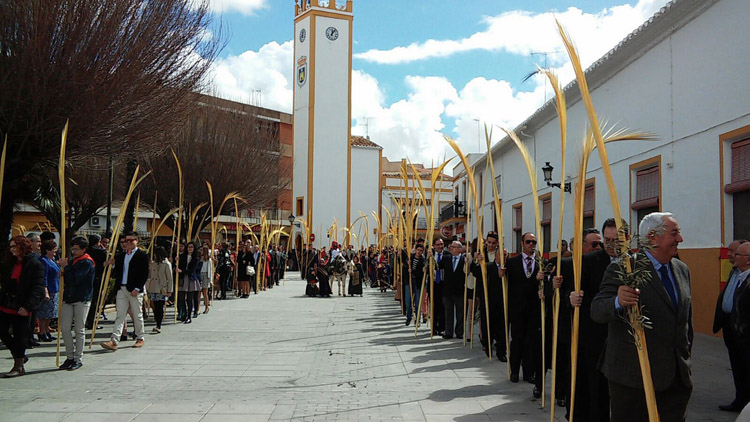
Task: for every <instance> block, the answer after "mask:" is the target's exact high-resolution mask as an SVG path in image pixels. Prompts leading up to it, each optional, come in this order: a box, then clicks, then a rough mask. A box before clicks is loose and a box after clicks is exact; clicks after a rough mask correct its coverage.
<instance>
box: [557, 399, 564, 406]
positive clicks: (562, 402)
mask: <svg viewBox="0 0 750 422" xmlns="http://www.w3.org/2000/svg"><path fill="white" fill-rule="evenodd" d="M557 405H558V406H559V407H565V399H557Z"/></svg>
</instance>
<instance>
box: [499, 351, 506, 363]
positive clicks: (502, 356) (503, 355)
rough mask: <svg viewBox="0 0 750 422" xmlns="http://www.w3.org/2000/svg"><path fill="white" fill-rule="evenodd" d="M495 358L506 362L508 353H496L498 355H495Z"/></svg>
mask: <svg viewBox="0 0 750 422" xmlns="http://www.w3.org/2000/svg"><path fill="white" fill-rule="evenodd" d="M497 359H498V360H499V361H500V362H507V361H508V355H507V354H505V353H503V354H501V355H498V356H497Z"/></svg>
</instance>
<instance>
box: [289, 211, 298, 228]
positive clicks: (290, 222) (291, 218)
mask: <svg viewBox="0 0 750 422" xmlns="http://www.w3.org/2000/svg"><path fill="white" fill-rule="evenodd" d="M296 218H297V217H295V216H294V214H291V213H290V214H289V218H287V220H289V225H290V226H291V225H293V224H294V220H295V219H296Z"/></svg>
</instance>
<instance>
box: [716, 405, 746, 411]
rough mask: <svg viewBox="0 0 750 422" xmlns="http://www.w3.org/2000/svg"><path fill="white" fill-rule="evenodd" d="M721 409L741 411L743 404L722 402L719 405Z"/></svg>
mask: <svg viewBox="0 0 750 422" xmlns="http://www.w3.org/2000/svg"><path fill="white" fill-rule="evenodd" d="M719 410H723V411H725V412H739V411H741V410H742V406H738V405H737V404H735V403H730V404H722V405H719Z"/></svg>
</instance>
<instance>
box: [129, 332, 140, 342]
mask: <svg viewBox="0 0 750 422" xmlns="http://www.w3.org/2000/svg"><path fill="white" fill-rule="evenodd" d="M128 334H129V335H130V337H132V338H133V340H135V339H137V338H138V336H137V335H135V331H131V332H130V333H128Z"/></svg>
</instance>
